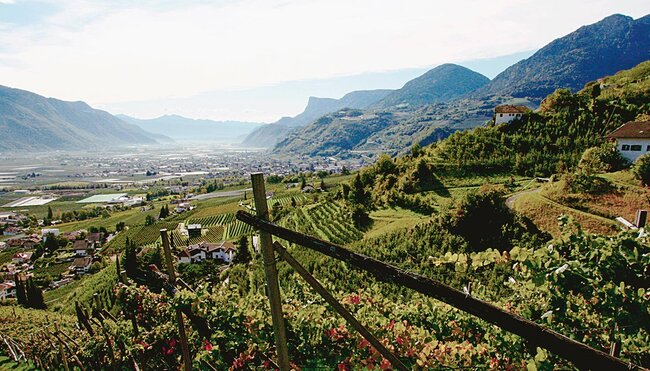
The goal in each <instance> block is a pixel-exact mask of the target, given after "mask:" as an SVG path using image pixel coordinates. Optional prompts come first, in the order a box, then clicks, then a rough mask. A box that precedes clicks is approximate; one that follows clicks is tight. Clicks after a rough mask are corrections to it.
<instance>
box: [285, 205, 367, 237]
mask: <svg viewBox="0 0 650 371" xmlns="http://www.w3.org/2000/svg"><path fill="white" fill-rule="evenodd" d="M280 224H282V225H283V226H285V227H287V228H290V229H294V230H298V231H301V232H304V233H307V234H310V235H313V236H318V237H320V238H322V239H324V240H328V241H331V242H334V243H338V244H346V243H350V242H353V241H357V240H360V239H361V238H362V237H363V232H361V231H360V230H359V229H357V228H356V227H355V226H354V223H353V222H352V220H350V218H349V217H348V216H347V215H346V212H345V210H344V209H343V208H342V207H341V206H340V205H339V204H338V203H320V204H317V205H315V206H312V207H303V208H300V209H297V210H296V212H295V213H294V214H293V215H290V216H288V217H287V218H285V219H283V220H282V222H281V223H280Z"/></svg>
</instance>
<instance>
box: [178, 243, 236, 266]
mask: <svg viewBox="0 0 650 371" xmlns="http://www.w3.org/2000/svg"><path fill="white" fill-rule="evenodd" d="M235 253H236V249H235V245H234V244H233V243H232V242H226V241H222V242H219V243H209V242H200V243H198V244H195V245H190V246H188V247H187V248H186V249H183V250H182V251H181V252H180V253H179V254H178V261H179V262H180V263H200V262H203V261H205V260H213V259H219V260H221V261H223V262H224V263H232V261H233V259H234V257H235Z"/></svg>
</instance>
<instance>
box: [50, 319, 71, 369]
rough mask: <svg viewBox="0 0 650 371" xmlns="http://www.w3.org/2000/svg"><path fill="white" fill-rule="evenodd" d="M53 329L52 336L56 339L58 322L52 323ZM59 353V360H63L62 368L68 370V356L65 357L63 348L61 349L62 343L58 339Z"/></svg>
mask: <svg viewBox="0 0 650 371" xmlns="http://www.w3.org/2000/svg"><path fill="white" fill-rule="evenodd" d="M54 331H55V333H54V336H55V337H56V338H57V340H58V337H57V336H56V333H57V332H59V324H58V323H56V322H55V323H54ZM59 354H60V355H61V360H62V361H63V368H64V369H65V371H68V370H70V368H69V367H68V357H66V355H65V350H63V344H62V343H61V342H60V341H59Z"/></svg>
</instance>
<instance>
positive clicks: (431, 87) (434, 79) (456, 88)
mask: <svg viewBox="0 0 650 371" xmlns="http://www.w3.org/2000/svg"><path fill="white" fill-rule="evenodd" d="M489 82H490V79H488V78H487V77H485V76H483V75H481V74H480V73H478V72H474V71H472V70H470V69H469V68H465V67H462V66H459V65H456V64H451V63H447V64H442V65H440V66H438V67H436V68H433V69H431V70H429V71H427V72H426V73H425V74H424V75H422V76H420V77H417V78H415V79H413V80H411V81H409V82H407V83H406V84H405V85H404V87H402V88H401V89H398V90H395V91H394V92H392V93H390V94H389V95H388V96H387V97H386V98H384V99H382V100H381V101H379V102H378V103H377V104H375V105H374V106H373V108H383V109H386V108H390V107H394V106H408V107H411V108H413V107H419V106H424V105H427V104H433V103H441V102H448V101H450V100H452V99H455V98H458V97H460V96H462V95H464V94H467V93H469V92H472V91H474V90H476V89H478V88H480V87H482V86H484V85H485V84H487V83H489Z"/></svg>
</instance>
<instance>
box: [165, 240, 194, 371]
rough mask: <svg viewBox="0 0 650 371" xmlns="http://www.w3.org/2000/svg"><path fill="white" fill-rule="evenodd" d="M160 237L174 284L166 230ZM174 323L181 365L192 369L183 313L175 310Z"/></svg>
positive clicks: (174, 278)
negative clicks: (179, 342)
mask: <svg viewBox="0 0 650 371" xmlns="http://www.w3.org/2000/svg"><path fill="white" fill-rule="evenodd" d="M160 237H161V238H162V244H163V250H164V253H165V261H166V262H167V274H169V282H171V283H175V282H176V271H175V270H174V261H173V260H172V259H173V258H172V250H171V247H170V245H169V236H168V235H167V229H161V230H160ZM176 322H177V323H178V336H179V337H180V341H181V350H182V351H183V365H184V369H185V371H189V370H191V369H192V359H191V358H190V347H189V345H188V344H187V334H186V333H185V322H184V321H183V313H182V312H181V311H180V309H176Z"/></svg>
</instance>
